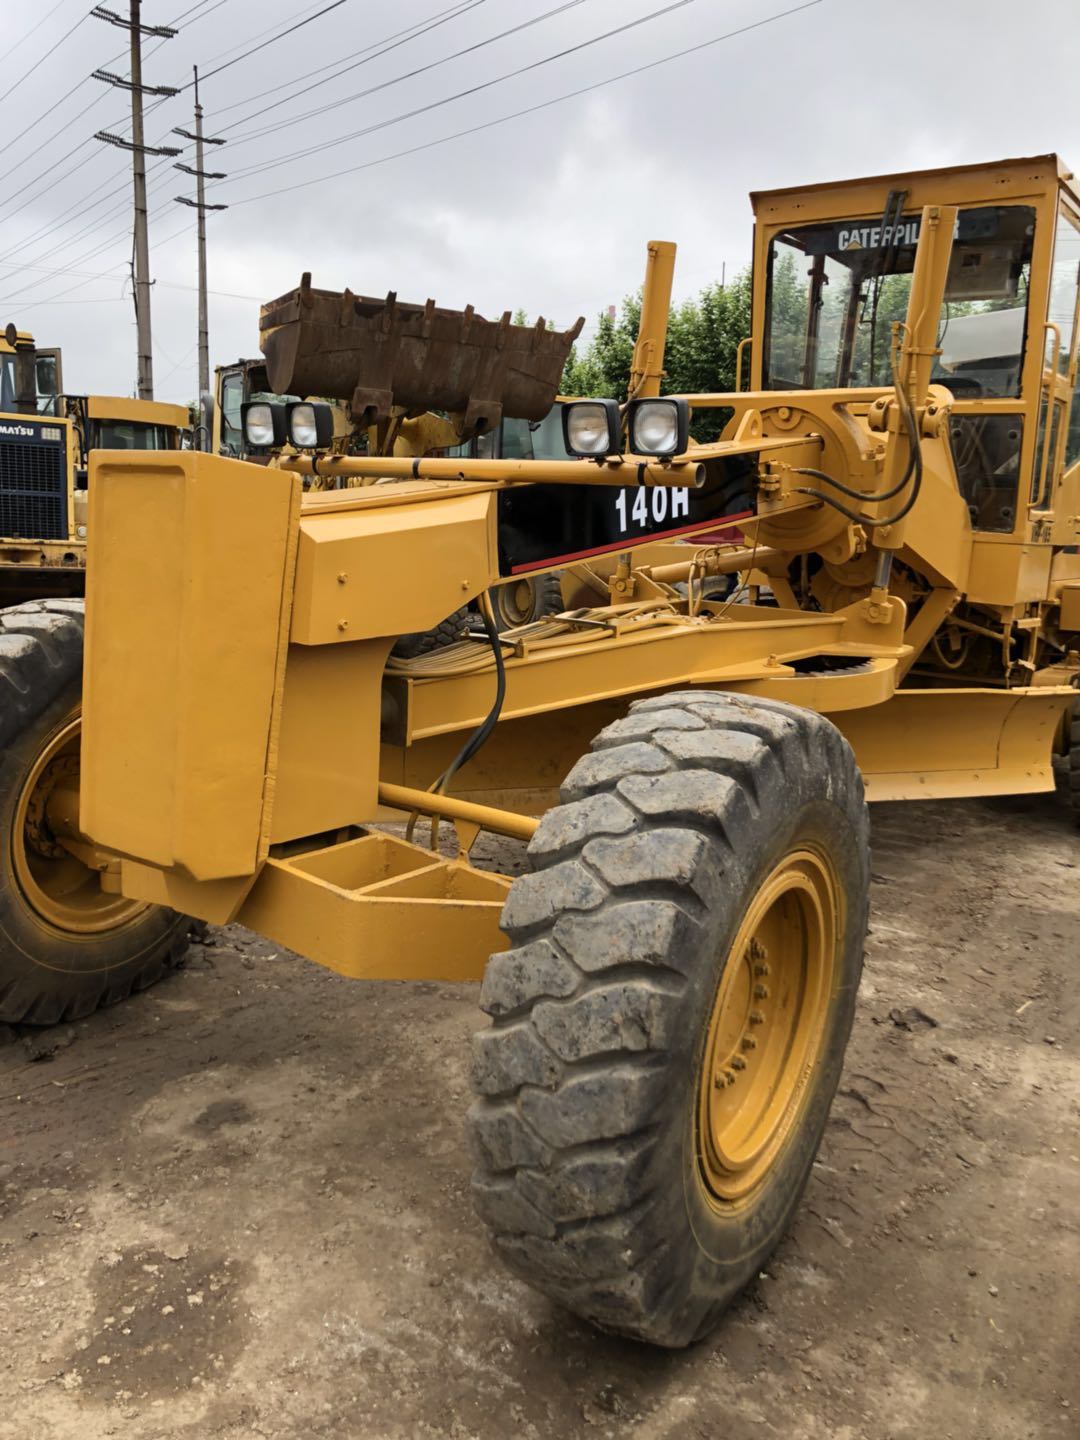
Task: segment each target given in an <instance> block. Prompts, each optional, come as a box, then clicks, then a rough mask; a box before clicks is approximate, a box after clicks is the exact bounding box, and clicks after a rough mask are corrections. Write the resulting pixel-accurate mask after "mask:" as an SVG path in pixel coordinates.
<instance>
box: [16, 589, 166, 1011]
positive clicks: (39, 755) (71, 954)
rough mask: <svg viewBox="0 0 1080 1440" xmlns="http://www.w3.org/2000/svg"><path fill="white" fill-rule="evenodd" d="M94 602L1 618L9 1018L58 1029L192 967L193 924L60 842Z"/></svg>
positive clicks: (42, 605) (19, 610) (39, 606)
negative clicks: (111, 882)
mask: <svg viewBox="0 0 1080 1440" xmlns="http://www.w3.org/2000/svg"><path fill="white" fill-rule="evenodd" d="M82 639H83V602H82V601H81V600H41V601H32V602H30V603H28V604H25V605H20V606H16V607H15V608H14V609H9V610H0V1021H5V1022H7V1023H15V1022H18V1021H25V1022H28V1023H30V1024H37V1025H48V1024H54V1023H55V1022H57V1021H60V1020H74V1019H78V1018H80V1017H82V1016H84V1015H88V1014H89V1013H90V1012H91V1011H92V1010H94V1009H96V1008H97V1006H99V1005H104V1004H111V1003H113V1002H114V1001H117V1000H122V999H124V998H125V997H126V996H127V995H129V994H130V993H131V992H132V991H133V990H141V989H143V988H144V987H145V986H147V985H149V984H151V983H152V982H153V981H155V980H157V979H159V978H160V977H161V976H162V975H164V974H165V972H166V971H167V970H168V969H170V968H173V967H175V966H176V965H178V964H180V963H181V962H182V960H183V956H184V953H185V951H186V950H187V931H188V925H189V921H188V920H187V918H186V917H185V916H182V915H177V914H176V913H175V912H174V911H172V910H166V909H164V908H162V907H160V906H153V905H141V904H138V903H136V902H133V901H127V900H124V899H122V898H121V897H119V896H107V895H105V894H104V892H102V891H101V887H100V886H99V885H98V883H97V880H96V877H95V875H94V872H93V871H92V870H90V869H89V868H88V867H87V866H85V865H83V864H82V863H81V862H80V861H78V860H77V859H75V857H74V856H72V855H71V854H70V853H69V852H67V851H65V850H64V848H63V847H62V846H61V845H60V844H59V843H58V842H57V840H56V838H55V836H53V835H52V833H51V831H50V830H49V826H48V818H47V814H46V809H45V802H46V800H47V796H48V791H49V786H50V784H51V783H55V782H56V780H57V779H59V778H64V779H70V777H71V776H72V775H73V774H76V773H77V769H78V753H79V752H78V724H79V706H80V700H81V691H82Z"/></svg>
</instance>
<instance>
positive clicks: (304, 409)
mask: <svg viewBox="0 0 1080 1440" xmlns="http://www.w3.org/2000/svg"><path fill="white" fill-rule="evenodd" d="M286 414H287V417H288V431H289V439H290V440H291V441H292V443H293V444H294V445H295V446H296V448H297V449H298V450H321V449H322V448H323V447H324V446H326V445H329V444H330V441H331V440H332V439H333V438H334V417H333V414H332V413H331V410H330V406H329V405H321V404H317V403H316V402H314V401H311V400H304V401H302V402H301V403H300V404H299V405H290V406H289V407H288V409H287V411H286Z"/></svg>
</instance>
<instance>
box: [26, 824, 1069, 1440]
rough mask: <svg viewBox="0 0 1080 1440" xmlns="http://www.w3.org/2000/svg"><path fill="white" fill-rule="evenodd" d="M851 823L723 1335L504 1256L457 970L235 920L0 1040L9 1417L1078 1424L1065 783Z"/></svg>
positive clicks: (523, 1429) (245, 1435)
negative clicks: (819, 973)
mask: <svg viewBox="0 0 1080 1440" xmlns="http://www.w3.org/2000/svg"><path fill="white" fill-rule="evenodd" d="M873 823H874V843H875V850H874V910H873V920H872V933H871V935H870V938H869V942H868V951H867V965H866V973H865V978H864V981H863V988H862V999H861V1003H860V1007H859V1014H858V1019H857V1021H856V1027H855V1034H854V1038H853V1041H852V1045H851V1049H850V1052H849V1056H848V1066H847V1070H846V1073H845V1077H844V1080H843V1082H842V1087H841V1093H840V1095H839V1096H838V1098H837V1102H836V1105H835V1107H834V1110H833V1114H832V1117H831V1121H830V1125H829V1130H828V1133H827V1136H826V1140H825V1144H824V1147H823V1149H822V1152H821V1154H820V1157H819V1160H818V1163H817V1165H816V1168H815V1171H814V1175H813V1178H812V1180H811V1182H810V1186H809V1189H808V1192H807V1195H806V1198H805V1201H804V1203H803V1206H802V1209H801V1211H800V1213H799V1215H798V1218H797V1221H796V1223H795V1225H794V1228H793V1229H792V1231H791V1233H790V1234H789V1235H788V1236H787V1238H786V1239H785V1240H784V1241H783V1243H782V1244H781V1246H780V1249H779V1250H778V1252H777V1254H776V1255H775V1257H774V1259H773V1261H772V1262H771V1263H770V1265H769V1267H768V1270H767V1272H765V1273H763V1274H762V1275H761V1277H760V1279H759V1280H758V1281H757V1282H756V1283H755V1284H754V1286H753V1287H752V1289H751V1290H750V1291H749V1292H748V1293H747V1294H746V1295H745V1296H744V1298H743V1299H742V1300H741V1301H740V1302H739V1303H738V1304H737V1305H736V1306H735V1308H734V1309H733V1310H732V1311H731V1312H730V1314H729V1317H728V1318H727V1320H726V1323H725V1324H724V1325H723V1326H722V1328H721V1329H720V1330H719V1331H718V1332H717V1333H716V1335H715V1336H714V1337H713V1338H712V1339H711V1340H709V1341H708V1342H706V1343H704V1344H702V1345H700V1346H698V1347H697V1348H696V1349H694V1350H692V1351H689V1352H685V1353H682V1354H664V1353H657V1352H652V1351H649V1350H646V1349H643V1348H641V1347H638V1346H635V1345H632V1344H629V1343H623V1342H620V1341H617V1340H613V1339H610V1338H607V1337H604V1336H602V1335H599V1334H597V1333H595V1332H593V1331H592V1330H590V1329H588V1328H587V1327H586V1326H584V1325H582V1324H579V1323H578V1322H577V1321H575V1320H574V1319H572V1318H570V1317H568V1316H567V1315H565V1314H564V1313H561V1312H559V1311H556V1310H555V1309H554V1308H553V1307H552V1306H551V1305H549V1303H548V1302H547V1301H545V1300H544V1299H542V1298H541V1297H539V1296H537V1295H535V1294H533V1293H532V1292H530V1291H529V1290H527V1289H526V1288H525V1287H524V1286H522V1285H521V1284H519V1283H518V1282H517V1281H516V1280H513V1279H511V1278H510V1277H509V1276H508V1275H506V1274H505V1273H504V1272H503V1271H502V1270H501V1269H500V1268H499V1265H498V1264H497V1262H496V1261H495V1260H494V1258H493V1257H492V1255H491V1254H490V1253H489V1250H488V1247H487V1244H486V1241H485V1238H484V1234H483V1232H482V1230H481V1227H480V1225H479V1223H478V1221H477V1220H476V1219H475V1217H474V1215H473V1212H472V1209H471V1205H470V1200H469V1195H468V1173H469V1161H468V1155H467V1151H466V1146H465V1143H464V1140H463V1133H462V1130H463V1127H462V1116H463V1113H464V1111H465V1108H466V1106H467V1104H468V1099H469V1083H468V1037H469V1034H470V1032H471V1031H472V1030H473V1029H474V1028H475V1027H476V1025H477V1021H478V1011H477V1009H476V991H475V989H474V988H473V987H469V986H448V985H441V984H439V985H436V984H411V985H405V984H402V985H374V984H364V983H360V982H358V981H348V980H343V979H340V978H339V977H337V976H334V975H331V974H330V973H328V972H324V971H322V970H320V969H318V968H317V967H316V966H314V965H310V964H307V963H306V962H303V961H301V960H298V959H296V958H295V957H293V956H291V955H288V954H285V953H279V952H275V950H274V947H273V946H271V945H268V944H266V943H265V942H262V941H258V940H256V939H254V938H253V937H252V936H250V935H249V934H247V933H246V932H244V931H241V930H238V929H236V928H230V929H228V930H224V931H218V932H214V933H213V934H212V936H211V937H210V943H209V944H208V945H199V946H193V947H192V951H191V955H190V958H189V964H188V966H187V969H186V970H185V971H183V972H182V973H180V974H179V975H177V976H176V977H175V978H173V979H170V980H167V981H166V982H164V983H163V984H161V985H159V986H157V987H156V988H155V989H153V990H151V991H149V992H147V993H146V994H144V995H142V996H140V997H138V998H137V999H135V1000H133V1001H131V1002H130V1003H128V1004H127V1005H125V1006H121V1007H120V1008H118V1009H115V1010H112V1011H107V1012H105V1013H102V1014H99V1015H97V1016H95V1017H94V1018H92V1019H91V1020H89V1021H87V1022H86V1023H83V1024H79V1025H76V1026H74V1027H71V1028H66V1029H61V1030H59V1031H51V1032H41V1033H36V1034H33V1033H15V1032H8V1033H7V1035H6V1036H5V1037H4V1042H3V1043H0V1217H2V1218H0V1304H2V1311H0V1313H2V1315H3V1322H2V1325H3V1329H2V1334H3V1344H2V1346H0V1436H3V1437H4V1440H69V1437H71V1440H76V1437H77V1440H96V1437H99V1436H112V1435H117V1436H124V1437H131V1440H159V1437H169V1440H172V1437H184V1440H187V1437H190V1440H250V1437H259V1436H262V1437H272V1440H322V1437H327V1440H328V1437H335V1440H353V1437H409V1440H414V1437H417V1440H423V1437H448V1440H469V1437H484V1440H486V1437H500V1440H501V1437H510V1436H513V1437H519V1436H520V1437H548V1436H558V1437H570V1436H584V1437H590V1440H592V1437H596V1440H600V1437H604V1436H623V1435H634V1436H640V1437H642V1440H644V1437H648V1440H661V1437H669V1436H670V1437H675V1436H678V1437H680V1440H681V1437H714V1436H715V1437H717V1440H751V1437H773V1436H775V1437H781V1436H782V1437H785V1440H916V1437H917V1440H927V1437H930V1440H946V1437H952V1440H968V1437H970V1440H1067V1437H1068V1440H1074V1437H1078V1436H1080V1131H1078V1120H1080V1023H1078V1022H1080V984H1078V983H1077V972H1078V965H1080V842H1078V839H1077V835H1076V832H1075V831H1074V830H1073V828H1072V826H1071V823H1070V822H1069V820H1068V818H1067V816H1066V813H1065V809H1064V806H1063V805H1061V803H1060V801H1057V802H1056V801H1055V798H1054V797H1053V796H1046V797H1035V798H1032V799H1030V800H1008V801H981V802H965V803H956V804H951V805H926V806H921V807H919V806H901V805H886V806H883V807H880V808H878V809H876V810H875V811H874V813H873ZM488 856H489V858H491V859H495V858H497V859H498V861H499V862H500V863H501V864H502V865H503V866H504V867H506V868H508V869H509V868H511V867H512V866H514V865H516V864H519V863H520V851H519V850H518V848H517V847H514V846H511V845H509V844H508V843H503V844H502V845H501V849H500V852H499V853H498V854H496V852H495V849H494V847H492V848H491V849H489V851H488Z"/></svg>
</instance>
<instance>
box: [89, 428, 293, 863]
mask: <svg viewBox="0 0 1080 1440" xmlns="http://www.w3.org/2000/svg"><path fill="white" fill-rule="evenodd" d="M90 507H91V540H90V547H91V548H90V564H91V584H90V587H89V594H88V600H87V614H86V662H85V676H86V678H85V684H84V696H83V706H84V715H83V775H82V817H83V826H84V829H86V830H87V832H88V833H90V834H92V835H93V837H94V839H95V840H96V841H98V842H99V843H100V844H102V845H105V846H106V847H108V848H109V849H111V850H113V851H115V852H116V853H117V854H120V855H128V856H131V857H133V858H135V859H140V860H143V861H146V862H149V863H151V864H154V865H157V866H159V867H161V868H163V869H179V870H180V871H183V872H186V873H188V874H189V875H191V876H193V877H195V878H197V879H201V880H214V879H220V878H224V877H227V876H238V875H250V874H251V873H252V871H253V870H254V869H255V867H256V866H257V865H258V863H259V861H260V860H261V858H262V857H263V855H264V854H265V853H266V845H267V843H268V828H267V822H266V813H268V812H269V809H270V807H271V803H272V786H273V779H274V771H275V767H274V765H273V758H274V754H273V752H274V745H275V727H276V721H277V714H278V712H279V709H280V703H279V702H280V693H281V685H282V664H283V659H284V637H285V634H286V629H285V627H286V625H287V622H288V614H289V609H290V606H291V603H292V592H293V576H292V565H293V556H294V550H295V541H296V533H297V519H298V510H299V486H298V484H297V482H296V481H295V480H293V479H291V478H290V477H289V476H287V475H284V474H281V473H277V472H275V473H270V472H267V471H266V470H263V469H260V468H258V467H256V466H249V465H244V464H242V463H237V462H230V461H226V460H221V459H219V458H217V457H216V456H210V455H200V454H196V453H193V452H190V451H188V452H175V453H168V454H166V453H164V452H159V453H158V454H155V455H151V454H150V453H149V452H148V453H146V454H143V455H138V454H134V453H132V452H119V451H103V452H100V453H98V454H96V455H95V457H94V458H93V460H92V462H91V476H90ZM165 538H167V543H160V542H161V541H162V540H163V539H165ZM117 553H121V554H122V555H123V556H124V563H123V564H122V565H117V564H114V563H110V558H111V556H113V555H114V554H117ZM118 741H119V743H118ZM264 812H266V813H264Z"/></svg>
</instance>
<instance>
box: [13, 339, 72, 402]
mask: <svg viewBox="0 0 1080 1440" xmlns="http://www.w3.org/2000/svg"><path fill="white" fill-rule="evenodd" d="M31 385H32V389H33V395H32V397H30V396H29V394H21V393H20V392H21V391H22V390H28V389H29V387H30V386H31ZM62 393H63V369H62V364H61V356H60V351H59V350H58V349H50V350H39V349H38V348H37V347H36V346H35V344H34V337H33V336H32V335H30V334H29V333H28V332H27V331H25V330H16V329H15V327H14V326H13V325H9V326H8V327H7V330H6V332H4V333H3V334H0V415H15V414H19V413H22V414H36V415H59V414H60V413H61V395H62Z"/></svg>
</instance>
